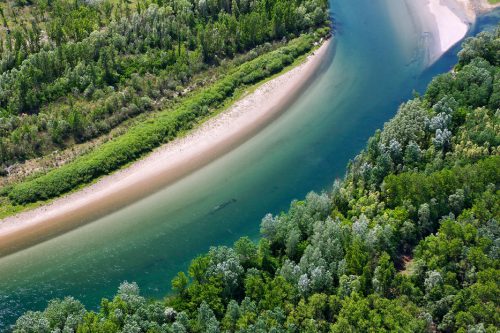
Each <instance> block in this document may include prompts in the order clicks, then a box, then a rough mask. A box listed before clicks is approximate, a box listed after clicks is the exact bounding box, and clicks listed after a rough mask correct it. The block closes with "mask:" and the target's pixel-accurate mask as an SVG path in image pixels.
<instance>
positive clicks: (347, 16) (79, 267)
mask: <svg viewBox="0 0 500 333" xmlns="http://www.w3.org/2000/svg"><path fill="white" fill-rule="evenodd" d="M400 3H401V2H395V1H393V0H356V1H351V0H331V7H332V8H333V12H332V16H333V18H334V20H335V21H336V28H337V36H336V38H335V43H332V45H331V48H330V50H329V54H328V56H327V57H326V58H327V60H326V61H325V62H324V64H323V65H322V66H323V67H322V70H321V71H320V73H319V74H318V76H317V78H316V79H315V81H314V82H313V83H312V84H311V86H310V87H309V88H308V89H307V90H305V91H304V93H303V95H302V96H301V97H300V98H299V99H298V100H297V102H296V103H295V104H294V105H293V106H292V107H290V108H289V110H287V111H286V112H285V113H284V114H283V115H282V116H281V117H279V118H278V119H277V120H275V121H274V122H272V123H271V124H270V125H268V126H267V127H266V128H265V129H263V130H262V131H261V132H259V133H258V134H257V135H256V136H255V137H253V138H252V139H250V140H249V141H247V142H246V143H245V144H243V145H241V146H240V147H238V148H237V149H235V150H234V151H232V152H231V153H229V154H227V155H225V156H223V157H222V158H220V159H218V160H216V161H215V162H213V163H211V164H209V165H208V166H206V167H204V168H202V169H200V170H199V171H197V172H195V173H193V174H192V175H190V176H188V177H186V178H184V179H182V180H180V181H179V182H177V183H175V184H174V185H171V186H169V187H167V188H165V189H163V190H162V191H160V192H157V193H155V194H153V195H151V196H150V197H147V198H145V199H143V200H141V201H138V202H136V203H134V204H132V205H130V206H128V207H126V208H124V209H122V210H120V211H118V212H115V213H113V214H111V215H108V216H106V217H104V218H101V219H99V220H97V221H95V222H93V223H90V224H87V225H85V226H83V227H80V228H78V229H76V230H73V231H71V232H69V233H66V234H64V235H62V236H59V237H57V238H54V239H52V240H49V241H47V242H44V243H42V244H39V245H36V246H34V247H32V248H29V249H26V250H23V251H20V252H18V253H15V254H12V255H10V256H8V257H5V258H2V259H0V330H3V329H6V327H7V326H8V325H10V324H11V323H12V322H13V321H14V320H15V318H16V317H17V316H18V315H19V314H20V313H22V312H24V311H26V310H30V309H31V310H39V309H43V308H44V307H45V306H46V303H47V300H48V299H50V298H54V297H63V296H65V295H72V296H74V297H76V298H78V299H80V300H81V301H82V302H84V303H85V304H86V305H87V306H89V307H91V308H95V307H96V306H97V305H98V304H99V300H100V299H101V298H102V297H110V296H112V295H113V294H114V293H115V291H116V288H117V287H118V285H119V283H120V282H121V281H124V280H128V281H132V280H133V281H137V282H138V283H139V285H140V287H141V289H142V292H143V294H145V295H147V296H151V297H161V296H162V295H164V294H165V293H167V292H169V290H170V279H171V278H172V277H173V275H174V274H175V273H176V272H177V271H179V270H183V269H185V268H186V267H187V265H188V263H189V261H190V260H191V259H192V258H193V257H194V256H196V255H197V254H200V253H202V252H205V251H207V250H208V248H209V247H210V246H213V245H219V244H231V243H232V242H234V241H235V240H236V239H237V238H239V237H240V236H242V235H249V236H251V237H253V238H256V237H257V236H258V230H259V223H260V219H261V218H262V217H263V216H264V215H265V214H266V213H267V212H272V213H278V212H280V211H282V210H286V209H287V207H288V205H289V203H290V201H291V200H293V199H296V198H298V199H300V198H303V197H304V196H305V195H306V194H307V192H308V191H310V190H316V191H321V190H323V189H326V190H327V189H328V188H329V186H330V184H331V183H332V182H333V180H334V179H335V178H336V177H342V176H343V174H344V172H345V166H346V163H347V162H348V160H349V159H350V158H352V157H353V156H355V154H356V153H357V152H359V150H360V149H362V148H363V146H364V144H365V142H366V140H367V139H368V137H369V136H370V135H371V134H373V132H374V130H375V129H376V128H380V127H381V126H382V125H383V123H384V121H387V120H388V119H389V118H391V117H392V116H393V115H394V113H395V112H396V109H397V106H398V105H399V104H400V103H401V102H402V101H404V100H406V99H407V98H408V97H410V96H411V94H412V91H413V90H417V91H422V90H423V88H424V87H425V85H426V84H427V83H428V82H429V80H430V78H431V77H432V76H434V75H435V74H437V73H441V72H444V71H447V70H449V69H450V68H451V66H452V64H453V63H455V61H456V58H455V56H454V55H453V54H454V52H456V50H452V51H451V52H450V53H449V54H447V55H445V56H444V57H442V58H441V60H440V61H438V62H437V63H436V64H434V65H433V66H431V67H430V68H425V67H426V66H425V59H426V57H427V51H426V46H425V45H426V44H425V40H426V39H425V34H424V32H423V31H420V30H419V29H418V28H416V27H414V26H412V23H411V22H412V20H411V19H410V18H409V17H408V13H407V12H406V11H405V10H404V8H403V7H401V9H399V8H397V7H395V6H400V5H401V4H400ZM389 5H390V6H392V7H391V10H392V13H394V10H396V11H398V10H400V11H401V15H400V16H396V17H395V16H394V15H390V14H389V11H388V10H387V8H389ZM498 21H499V19H498V15H497V16H495V15H490V16H489V17H488V18H485V19H482V20H480V21H479V23H478V25H477V28H476V29H474V30H480V29H481V28H482V27H483V25H490V24H492V23H494V22H498ZM402 30H404V31H410V32H412V33H409V34H405V35H402V34H400V33H398V31H402Z"/></svg>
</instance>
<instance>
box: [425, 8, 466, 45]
mask: <svg viewBox="0 0 500 333" xmlns="http://www.w3.org/2000/svg"><path fill="white" fill-rule="evenodd" d="M448 2H449V1H448ZM451 5H453V4H451ZM451 5H450V4H447V3H445V1H443V0H429V3H428V6H429V11H430V13H431V14H432V15H433V16H434V18H435V21H436V25H437V30H438V35H439V47H440V53H443V52H446V51H447V50H449V49H450V48H451V47H452V46H453V45H455V44H456V43H457V42H458V41H460V40H461V39H462V38H464V37H465V35H466V34H467V31H468V30H469V26H468V22H464V20H463V19H462V18H461V17H459V15H457V14H456V10H457V9H458V7H456V8H457V9H455V12H454V11H453V10H452V8H453V7H452V6H451Z"/></svg>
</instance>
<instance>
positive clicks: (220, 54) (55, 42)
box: [0, 0, 328, 168]
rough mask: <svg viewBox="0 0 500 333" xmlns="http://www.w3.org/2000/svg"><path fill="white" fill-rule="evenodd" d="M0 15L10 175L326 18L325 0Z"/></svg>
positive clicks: (76, 3)
mask: <svg viewBox="0 0 500 333" xmlns="http://www.w3.org/2000/svg"><path fill="white" fill-rule="evenodd" d="M0 9H1V10H0V19H2V21H3V26H4V29H3V31H4V34H0V167H2V166H3V168H7V167H8V166H10V165H12V164H13V163H16V162H21V161H24V160H26V159H30V158H33V157H37V156H42V155H44V154H47V153H49V152H51V151H54V150H56V149H61V148H66V147H69V146H71V145H73V144H74V143H75V142H76V143H78V142H84V141H87V140H90V139H92V138H95V137H98V136H99V135H102V134H104V133H107V132H109V131H110V130H111V129H113V128H114V127H116V126H117V125H119V124H120V123H122V122H123V121H125V120H126V119H129V118H131V117H134V116H136V115H138V114H140V113H143V112H146V111H151V110H156V109H163V108H164V106H165V103H166V101H168V100H169V99H172V98H173V97H175V96H178V95H179V94H182V93H185V92H186V91H190V90H192V89H193V88H194V87H193V84H194V83H193V82H192V79H193V77H194V76H195V75H197V74H199V73H202V72H204V71H206V70H207V69H209V68H210V67H212V66H217V65H220V64H223V63H224V61H225V60H227V59H231V58H233V57H234V56H235V55H237V54H239V53H242V52H246V51H249V50H252V49H254V48H256V47H258V46H262V45H264V44H266V43H268V42H273V41H281V40H283V39H284V40H288V39H292V38H294V37H297V36H299V35H300V34H301V33H304V32H310V31H312V30H314V29H315V28H317V27H320V26H322V25H324V24H325V22H326V20H327V18H328V15H327V12H326V11H327V2H326V1H325V0H232V1H229V0H223V1H213V0H208V1H207V0H201V1H194V0H138V1H134V2H131V1H130V0H94V1H90V0H22V1H21V0H18V1H7V3H6V5H3V6H2V4H0ZM265 48H267V49H268V50H269V49H272V46H271V45H270V44H267V45H266V47H265ZM254 53H255V51H254ZM254 57H255V55H253V56H252V54H250V56H249V58H250V59H251V58H254ZM210 79H211V78H210V76H209V77H208V78H206V80H210Z"/></svg>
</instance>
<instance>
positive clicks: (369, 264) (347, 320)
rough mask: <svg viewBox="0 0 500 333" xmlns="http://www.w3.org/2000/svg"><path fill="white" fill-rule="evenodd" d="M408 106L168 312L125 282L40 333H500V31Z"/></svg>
mask: <svg viewBox="0 0 500 333" xmlns="http://www.w3.org/2000/svg"><path fill="white" fill-rule="evenodd" d="M458 58H459V62H458V64H457V65H456V66H455V68H454V69H453V71H451V72H449V73H445V74H442V75H440V76H437V77H436V78H434V80H433V81H432V82H431V83H430V84H429V86H428V88H427V91H426V92H425V93H424V94H423V95H415V97H414V98H413V99H412V100H409V101H407V102H406V103H403V104H402V105H401V106H400V108H399V110H398V112H397V114H396V115H395V117H394V118H393V119H391V120H390V121H389V122H387V123H386V124H385V125H384V128H383V129H382V130H379V131H377V132H376V133H375V134H374V135H373V136H372V137H371V138H370V139H369V141H368V143H367V145H366V148H365V149H364V150H363V151H362V152H361V153H360V154H359V155H358V156H356V157H355V158H354V159H353V160H352V161H351V162H350V163H349V165H348V167H347V173H346V176H345V178H344V179H342V180H336V181H335V182H334V184H333V186H332V187H331V188H330V189H328V191H325V192H323V193H314V192H311V193H309V194H308V195H307V196H306V198H305V199H304V200H297V201H293V202H292V203H291V205H290V208H289V210H288V212H283V213H281V214H278V215H270V214H269V215H266V216H265V217H264V218H263V219H262V222H261V238H260V240H259V241H258V242H253V241H251V240H250V239H249V238H246V237H243V238H241V239H239V240H238V241H237V242H235V243H234V245H233V246H232V247H227V246H219V247H213V248H211V249H210V250H209V251H208V253H206V254H203V255H200V256H199V257H197V258H195V259H193V260H192V262H191V264H190V266H189V269H188V270H187V272H179V273H178V274H177V276H176V277H175V278H174V279H173V280H172V281H171V286H172V293H171V294H169V295H166V296H165V298H164V299H162V300H153V299H146V298H145V297H143V296H141V294H140V289H139V286H138V285H137V284H136V283H133V282H123V283H122V284H121V285H120V287H119V289H118V291H117V293H116V295H115V296H114V297H113V298H112V299H103V300H102V302H101V305H100V308H99V310H98V311H91V310H87V309H85V307H84V306H83V305H82V303H80V302H79V301H78V300H76V299H74V298H72V297H67V298H64V299H55V300H52V301H50V302H49V304H48V306H47V308H46V309H45V310H43V311H29V312H27V313H25V314H24V315H23V316H21V317H20V318H19V319H18V320H17V322H16V323H15V325H14V326H13V331H14V332H18V333H21V332H22V333H28V332H79V333H84V332H85V333H86V332H149V333H153V332H175V333H181V332H193V333H195V332H213V333H215V332H241V333H243V332H252V333H255V332H258V333H260V332H262V333H264V332H275V333H280V332H460V333H472V332H491V333H493V332H497V331H498V327H500V312H499V311H498V309H499V306H500V304H499V300H500V288H499V283H500V255H499V249H500V225H499V213H500V200H499V178H500V113H499V112H500V111H499V109H500V27H499V28H497V29H496V30H495V31H493V32H483V33H481V34H479V35H478V36H477V37H474V38H468V39H466V41H465V42H464V44H463V48H462V50H461V51H460V53H459V55H458Z"/></svg>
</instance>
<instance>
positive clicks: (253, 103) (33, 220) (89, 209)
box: [0, 40, 330, 255]
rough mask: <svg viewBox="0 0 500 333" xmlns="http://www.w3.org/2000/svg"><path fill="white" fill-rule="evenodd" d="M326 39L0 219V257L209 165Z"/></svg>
mask: <svg viewBox="0 0 500 333" xmlns="http://www.w3.org/2000/svg"><path fill="white" fill-rule="evenodd" d="M329 44H330V42H329V41H328V40H327V41H325V42H324V43H323V45H321V46H320V47H319V48H318V49H317V50H316V51H314V52H313V54H311V55H309V56H308V57H307V58H306V60H305V61H304V62H303V63H301V64H300V65H298V66H296V67H294V68H293V69H291V70H289V71H288V72H286V73H284V74H282V75H279V76H277V77H275V78H273V79H271V80H269V81H267V82H266V83H264V84H262V85H260V86H259V87H258V88H257V89H256V90H255V91H253V92H251V93H249V94H247V95H246V96H244V97H243V98H242V99H240V100H239V101H237V102H236V103H234V104H233V105H232V106H231V107H229V108H228V109H227V110H225V111H224V112H222V113H220V114H219V115H217V116H215V117H213V118H211V119H209V120H208V121H206V122H204V123H203V124H202V125H201V126H199V127H198V128H196V129H195V130H193V131H191V132H190V133H188V134H187V135H186V136H184V137H181V138H178V139H175V140H173V141H172V142H170V143H168V144H166V145H164V146H162V147H160V148H158V149H156V150H155V151H154V152H153V153H151V154H150V155H148V156H147V157H146V158H144V159H142V160H140V161H138V162H136V163H134V164H132V165H131V166H129V167H127V168H125V169H122V170H120V171H118V172H116V173H114V174H112V175H109V176H105V177H103V178H102V179H100V180H99V181H98V182H97V183H95V184H93V185H90V186H88V187H86V188H84V189H82V190H80V191H77V192H75V193H72V194H69V195H66V196H64V197H62V198H59V199H56V200H54V201H53V202H52V203H50V204H48V205H45V206H42V207H39V208H36V209H34V210H31V211H27V212H23V213H20V214H18V215H16V216H13V217H8V218H6V219H4V220H2V221H0V255H2V254H3V255H5V254H7V253H11V252H13V251H15V250H17V249H20V248H24V247H26V246H29V245H31V244H35V243H38V242H40V241H43V240H45V239H49V238H51V237H54V236H55V235H58V234H61V233H64V232H65V231H68V230H71V229H73V228H75V227H77V226H78V225H81V224H84V223H86V222H88V221H91V220H94V219H96V218H98V217H100V216H103V215H105V214H107V213H109V212H112V211H114V210H116V209H119V208H120V207H123V206H126V205H127V204H129V203H131V202H133V201H136V200H138V199H140V198H142V197H145V196H147V195H148V194H151V193H153V192H154V191H156V190H158V189H160V188H162V187H164V186H166V185H168V184H171V183H174V182H176V181H177V180H178V179H180V178H182V177H183V176H186V175H187V174H189V173H191V172H193V171H195V170H197V169H199V168H200V167H202V166H204V165H206V164H208V163H210V162H211V161H213V160H215V159H216V158H218V157H219V156H221V155H223V154H225V153H226V152H228V151H230V150H231V149H233V148H234V147H235V146H237V145H239V144H241V143H242V142H244V141H245V140H247V139H248V138H249V137H251V136H252V135H254V134H255V133H256V132H258V131H259V130H260V129H261V128H263V127H264V126H265V125H266V124H268V123H269V122H270V121H271V120H272V119H273V118H275V117H276V116H278V115H279V113H280V112H281V111H283V110H284V109H286V107H287V106H288V105H289V104H290V103H292V102H293V101H294V100H295V99H296V98H297V97H298V96H299V95H300V92H301V91H303V90H304V88H305V87H306V86H307V84H308V83H309V82H310V80H311V79H312V78H313V77H314V74H315V73H316V72H317V70H318V68H319V66H320V64H321V63H322V60H323V58H324V56H325V55H326V54H327V52H328V46H329Z"/></svg>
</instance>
